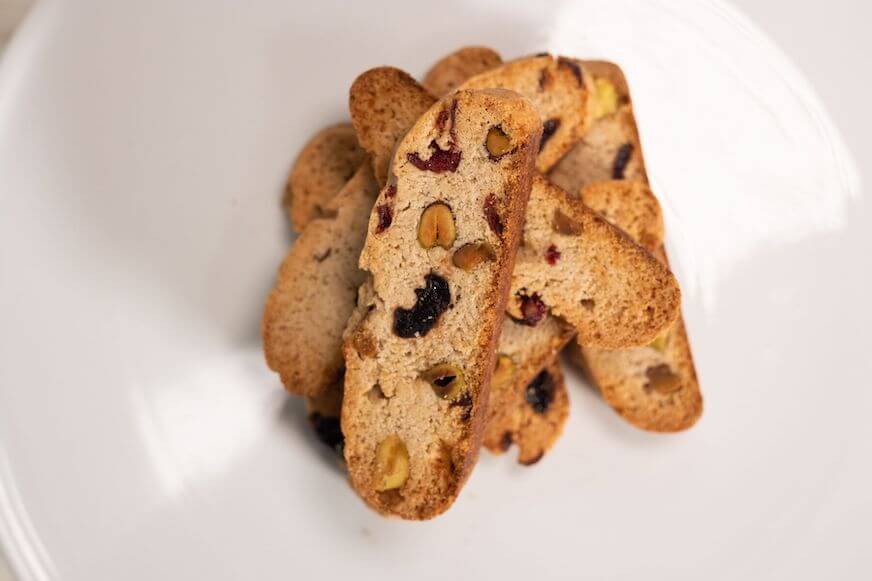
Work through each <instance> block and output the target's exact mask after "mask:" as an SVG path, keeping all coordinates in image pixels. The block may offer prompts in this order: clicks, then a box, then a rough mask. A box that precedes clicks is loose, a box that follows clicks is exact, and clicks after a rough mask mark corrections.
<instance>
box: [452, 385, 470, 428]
mask: <svg viewBox="0 0 872 581" xmlns="http://www.w3.org/2000/svg"><path fill="white" fill-rule="evenodd" d="M448 405H449V407H462V408H463V412H462V413H461V414H460V419H461V420H462V421H464V422H468V421H469V418H471V417H472V396H471V395H469V392H468V391H465V392H463V395H461V396H460V397H459V398H457V399H456V400H454V401H452V402H451V403H450V404H448Z"/></svg>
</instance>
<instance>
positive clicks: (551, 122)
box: [539, 118, 560, 151]
mask: <svg viewBox="0 0 872 581" xmlns="http://www.w3.org/2000/svg"><path fill="white" fill-rule="evenodd" d="M559 127H560V119H556V118H555V119H548V120H547V121H545V123H543V124H542V140H541V141H540V142H539V151H542V149H543V148H544V147H545V144H546V143H548V140H549V139H551V137H552V136H553V135H554V134H555V133H557V129H558V128H559Z"/></svg>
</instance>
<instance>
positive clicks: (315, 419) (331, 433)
mask: <svg viewBox="0 0 872 581" xmlns="http://www.w3.org/2000/svg"><path fill="white" fill-rule="evenodd" d="M309 423H311V424H312V428H314V430H315V435H317V436H318V439H319V440H321V442H323V443H324V444H325V445H327V446H329V447H330V448H333V449H334V450H335V451H336V452H337V453H338V454H339V455H340V456H341V455H342V449H343V447H344V446H345V436H343V435H342V427H341V426H340V425H339V418H336V417H331V416H322V415H321V414H319V413H318V412H315V413H313V414H310V415H309Z"/></svg>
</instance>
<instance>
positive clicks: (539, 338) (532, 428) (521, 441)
mask: <svg viewBox="0 0 872 581" xmlns="http://www.w3.org/2000/svg"><path fill="white" fill-rule="evenodd" d="M574 335H575V330H574V329H573V328H572V327H571V326H569V325H567V324H566V323H564V322H563V321H561V320H559V319H558V318H557V317H547V318H545V319H544V320H543V321H542V322H540V323H539V324H538V325H536V326H535V327H529V326H527V325H524V324H522V323H519V322H517V321H515V320H514V319H511V318H508V317H507V318H506V321H505V322H504V323H503V330H502V334H501V335H500V343H499V348H498V353H497V366H496V369H495V370H494V376H493V380H492V381H491V395H490V406H489V407H488V420H487V425H486V428H485V435H484V445H485V447H487V449H488V450H490V451H491V452H493V453H495V454H502V453H503V452H506V451H508V449H509V447H510V446H511V445H512V444H515V445H516V446H517V447H518V462H520V463H521V464H524V465H531V464H535V463H536V462H538V461H539V460H540V459H541V458H542V456H543V455H544V454H545V452H546V451H548V450H549V449H550V448H551V446H553V445H554V443H555V442H556V441H557V439H558V438H559V437H560V434H561V433H562V432H563V426H564V424H565V423H566V420H567V419H568V418H569V396H568V395H567V393H566V386H565V384H564V382H563V374H562V372H561V371H560V363H559V361H558V359H559V358H558V355H559V353H560V350H561V349H563V347H564V346H565V345H566V344H567V343H568V342H569V340H570V339H572V337H573V336H574Z"/></svg>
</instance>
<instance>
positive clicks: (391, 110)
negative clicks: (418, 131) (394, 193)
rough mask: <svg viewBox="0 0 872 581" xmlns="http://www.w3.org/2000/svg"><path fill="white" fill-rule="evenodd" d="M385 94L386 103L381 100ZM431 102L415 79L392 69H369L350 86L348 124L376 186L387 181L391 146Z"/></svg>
mask: <svg viewBox="0 0 872 581" xmlns="http://www.w3.org/2000/svg"><path fill="white" fill-rule="evenodd" d="M385 95H387V96H388V98H389V101H385ZM434 102H435V99H434V98H433V96H431V95H430V93H428V92H427V90H426V89H424V87H422V86H421V85H419V84H418V82H417V81H416V80H415V79H413V78H412V77H411V76H409V75H408V74H407V73H405V72H403V71H401V70H399V69H395V68H393V67H379V68H376V69H371V70H369V71H367V72H365V73H363V74H362V75H360V76H359V77H357V79H355V81H354V83H353V84H352V85H351V90H350V91H349V97H348V108H349V110H350V111H351V122H352V124H353V125H354V130H355V132H356V133H357V139H358V141H359V142H360V145H361V146H363V148H364V149H365V150H366V151H368V152H369V153H370V155H371V157H372V167H373V170H374V172H375V177H376V179H377V180H378V183H379V184H380V185H384V184H385V182H386V181H387V175H388V165H389V163H390V160H391V156H392V155H393V152H394V147H396V146H397V144H398V143H399V142H400V139H401V138H402V137H403V135H405V134H406V131H408V130H409V128H410V127H411V126H412V125H413V124H414V123H415V121H417V120H418V118H419V117H420V116H421V114H422V113H423V112H424V111H426V110H427V109H429V108H430V106H431V105H433V103H434Z"/></svg>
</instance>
